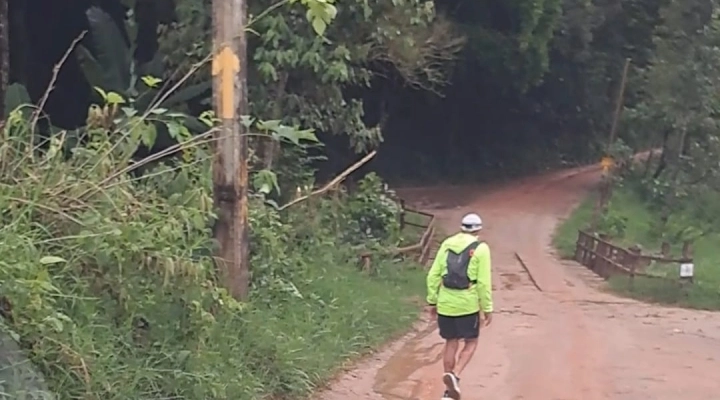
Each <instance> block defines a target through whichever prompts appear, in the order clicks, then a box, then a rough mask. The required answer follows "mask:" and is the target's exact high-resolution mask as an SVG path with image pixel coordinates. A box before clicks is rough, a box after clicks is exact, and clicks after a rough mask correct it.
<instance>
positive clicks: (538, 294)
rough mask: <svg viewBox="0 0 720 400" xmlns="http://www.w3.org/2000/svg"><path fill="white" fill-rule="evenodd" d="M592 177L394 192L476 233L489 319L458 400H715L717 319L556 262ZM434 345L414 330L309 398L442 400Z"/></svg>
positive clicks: (582, 173)
mask: <svg viewBox="0 0 720 400" xmlns="http://www.w3.org/2000/svg"><path fill="white" fill-rule="evenodd" d="M599 176H600V173H599V170H598V168H597V167H586V168H579V169H574V170H569V171H561V172H556V173H552V174H547V175H544V176H539V177H533V178H528V179H524V180H522V181H519V182H515V183H513V184H508V185H501V186H497V187H494V188H485V189H483V188H479V187H444V188H440V187H434V188H416V189H408V190H405V191H401V195H402V196H403V197H404V198H406V199H407V201H408V205H410V206H413V207H415V208H419V209H423V210H426V211H429V212H432V213H434V214H435V215H436V216H437V217H438V221H439V223H440V224H441V226H442V227H443V228H444V229H445V231H446V232H453V231H455V230H456V228H457V224H458V221H459V220H460V218H461V216H462V215H463V214H464V213H467V212H471V211H474V212H479V213H480V215H481V216H482V217H483V220H484V223H485V229H484V235H485V236H484V239H485V240H487V241H488V243H489V244H490V246H491V249H492V252H493V253H492V256H493V270H494V287H495V303H496V313H495V318H494V320H493V324H492V325H491V326H490V327H489V328H487V329H485V330H484V331H483V332H482V333H481V339H480V345H479V348H478V351H477V353H476V355H475V358H474V359H473V360H472V361H471V363H470V364H469V366H468V368H467V369H466V370H465V372H464V373H463V375H462V382H461V387H462V390H463V399H464V400H480V399H493V400H600V399H613V400H648V399H653V400H665V399H668V400H671V399H672V400H677V399H683V400H712V399H720V313H710V312H700V311H689V310H682V309H673V308H663V307H660V306H655V305H648V304H643V303H640V302H636V301H632V300H627V299H621V298H618V297H615V296H612V295H610V294H607V293H604V292H602V291H600V290H599V288H600V287H601V286H602V281H601V280H600V279H599V278H597V277H596V276H594V275H593V274H592V273H591V272H590V271H588V270H587V269H585V268H584V267H582V266H580V265H578V264H576V263H573V262H566V261H559V260H558V259H557V258H556V257H555V256H554V255H553V252H552V249H551V248H550V240H551V235H552V233H553V230H554V228H555V226H556V225H557V223H558V222H559V221H560V219H561V218H563V217H565V216H566V215H567V214H568V213H569V212H570V211H571V209H572V207H573V206H574V205H575V204H577V203H578V202H579V201H580V200H581V199H582V197H583V196H584V195H585V194H586V193H587V192H588V190H589V189H590V188H592V187H593V185H595V184H596V183H597V182H598V180H599ZM515 253H518V254H519V255H520V257H521V258H522V259H523V261H524V262H525V263H526V265H527V268H528V270H529V272H530V274H532V276H533V277H534V279H535V280H536V282H537V284H538V286H539V287H540V289H541V290H538V289H537V288H536V287H535V286H534V285H533V284H532V282H531V280H530V279H529V276H528V274H527V273H526V272H525V270H524V269H523V268H522V266H521V265H520V263H519V262H518V260H517V259H516V257H515ZM442 344H443V342H442V340H441V339H440V338H439V337H438V334H437V330H436V329H435V326H434V324H432V323H429V322H427V321H424V322H421V323H420V324H419V327H418V328H417V329H416V330H415V331H414V332H411V333H410V334H408V335H407V336H406V337H404V338H403V339H401V340H400V341H398V342H396V343H394V344H392V345H390V346H388V348H387V349H386V350H384V351H383V352H380V353H378V354H376V355H375V356H374V357H372V358H370V359H368V360H366V361H365V362H363V363H361V364H360V365H358V366H357V368H356V369H355V370H353V371H351V372H349V373H347V374H346V375H344V376H342V377H340V378H339V379H338V380H337V381H336V382H334V383H333V384H332V385H331V387H330V389H329V390H327V391H326V392H323V393H320V394H319V395H318V396H316V398H320V399H322V400H435V399H440V397H441V394H442V391H443V385H442V382H441V379H440V378H441V373H442V365H441V358H440V357H441V350H442Z"/></svg>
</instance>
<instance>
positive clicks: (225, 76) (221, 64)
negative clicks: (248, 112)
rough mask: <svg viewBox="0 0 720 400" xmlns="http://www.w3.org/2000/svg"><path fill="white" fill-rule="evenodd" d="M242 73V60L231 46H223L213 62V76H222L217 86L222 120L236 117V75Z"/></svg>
mask: <svg viewBox="0 0 720 400" xmlns="http://www.w3.org/2000/svg"><path fill="white" fill-rule="evenodd" d="M238 72H240V59H239V58H238V56H237V55H236V54H235V52H234V51H233V49H232V48H231V47H230V46H227V45H226V46H223V47H222V48H221V49H220V51H218V52H217V53H216V54H215V57H213V60H212V75H213V76H218V75H219V76H220V82H219V84H218V85H217V86H216V90H217V91H218V94H217V98H218V100H219V101H220V104H219V106H218V110H219V113H220V118H223V119H232V118H234V117H235V102H234V100H235V93H234V90H233V85H234V82H235V79H234V78H235V76H234V75H235V74H237V73H238Z"/></svg>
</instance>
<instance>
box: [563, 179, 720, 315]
mask: <svg viewBox="0 0 720 400" xmlns="http://www.w3.org/2000/svg"><path fill="white" fill-rule="evenodd" d="M634 189H635V188H633V187H632V186H626V187H621V188H619V189H618V190H616V192H615V193H614V194H613V198H612V201H611V202H610V204H609V207H608V211H607V213H606V214H605V215H604V216H603V217H602V220H601V222H600V223H599V226H598V230H599V231H600V232H602V233H607V234H610V235H611V237H612V241H613V243H617V244H620V245H622V246H626V247H627V246H632V245H635V244H639V245H641V246H642V248H643V250H644V251H646V252H652V253H658V252H659V249H660V245H661V242H662V235H659V234H658V231H657V230H656V229H658V226H659V225H658V223H657V221H659V219H660V218H661V215H660V214H658V213H657V212H653V210H652V209H651V208H650V207H649V205H648V203H647V202H645V201H644V200H643V198H642V197H641V196H640V195H638V194H637V192H636V191H635V190H634ZM594 204H595V198H594V196H591V197H589V198H587V199H585V200H584V201H583V202H582V203H581V204H580V205H579V206H578V208H576V209H575V210H574V211H573V213H572V214H571V215H570V217H569V218H568V219H567V220H565V221H564V222H563V223H562V224H561V225H560V226H559V227H558V228H557V231H556V232H555V236H554V238H553V244H554V246H555V248H557V249H558V251H559V252H560V255H561V256H562V257H564V258H573V257H574V255H575V241H576V240H577V232H578V229H586V228H587V226H588V224H589V222H590V218H591V215H592V208H593V205H594ZM673 217H674V218H677V219H683V220H684V218H685V216H683V215H673ZM617 227H620V228H619V229H618V228H617ZM718 241H720V233H713V234H708V235H702V236H700V237H698V238H697V239H696V240H695V242H694V250H695V251H694V259H695V280H696V281H695V283H694V284H693V285H681V284H680V282H679V280H678V274H679V270H678V268H679V266H678V265H677V264H657V263H653V264H651V265H650V266H648V267H647V270H646V272H647V273H648V274H651V275H653V276H657V277H658V279H655V278H651V277H636V278H635V281H634V282H633V284H632V285H631V284H630V281H629V280H628V278H626V277H624V276H615V277H611V278H610V279H609V285H610V288H611V290H613V291H614V292H616V293H619V294H621V295H624V296H628V297H632V298H636V299H639V300H647V301H651V302H657V303H661V304H668V305H678V306H683V307H689V308H698V309H709V310H720V268H718V265H720V254H718V252H717V243H718ZM672 244H673V245H674V246H675V247H674V248H672V250H674V253H675V254H676V255H677V253H679V250H680V249H679V247H680V244H679V243H678V242H674V243H672ZM661 278H662V279H661Z"/></svg>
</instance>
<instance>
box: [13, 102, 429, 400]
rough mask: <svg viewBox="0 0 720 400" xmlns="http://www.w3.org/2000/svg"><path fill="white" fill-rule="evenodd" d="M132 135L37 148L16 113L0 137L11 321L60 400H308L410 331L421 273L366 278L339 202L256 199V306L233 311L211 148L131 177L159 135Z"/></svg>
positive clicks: (383, 270)
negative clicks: (221, 258) (217, 250)
mask: <svg viewBox="0 0 720 400" xmlns="http://www.w3.org/2000/svg"><path fill="white" fill-rule="evenodd" d="M126 126H133V127H134V128H133V129H136V130H130V131H108V130H106V129H93V128H89V129H87V130H86V132H85V133H86V134H87V137H86V139H87V141H86V142H85V144H84V145H83V146H82V147H76V148H73V149H72V150H71V151H70V150H69V146H68V142H67V141H66V140H64V136H59V137H56V138H55V139H53V140H52V142H51V143H50V145H49V147H45V148H44V149H39V148H38V147H36V146H35V143H36V142H35V141H34V139H33V137H32V135H31V134H30V132H29V130H28V124H27V120H26V119H25V118H23V117H22V115H21V114H19V113H18V112H16V113H14V114H12V115H11V117H10V118H8V124H7V125H6V127H5V128H4V130H3V131H2V137H1V138H0V212H1V214H0V219H1V220H0V222H1V223H0V297H2V299H3V301H5V302H6V303H7V304H8V305H9V307H8V308H9V309H8V310H6V311H7V312H6V313H5V323H6V324H7V328H8V332H9V333H10V334H11V335H12V336H13V337H16V338H18V339H19V343H20V344H21V346H22V347H23V348H24V349H26V350H27V353H28V354H29V357H30V359H31V360H32V362H33V363H34V365H35V366H36V367H37V368H38V369H39V371H41V372H42V374H43V375H44V376H45V377H46V380H47V384H48V387H49V389H50V391H51V392H53V393H55V394H56V396H57V398H59V399H83V400H92V399H103V400H111V399H112V400H127V399H197V400H204V399H241V400H242V399H264V398H268V397H275V398H302V397H303V396H305V395H307V394H309V393H311V392H312V390H313V389H314V387H315V386H316V385H317V384H321V383H322V382H325V380H326V379H327V378H328V376H330V375H332V374H333V372H334V371H335V369H336V368H337V367H338V366H339V365H340V364H342V363H344V362H345V361H346V360H347V359H348V358H352V357H354V356H357V355H359V354H362V353H364V352H366V351H368V350H369V349H372V348H373V347H374V346H376V345H378V344H380V343H382V342H384V341H386V340H387V339H388V338H390V337H392V336H393V335H395V334H397V333H399V332H402V331H403V330H404V329H406V328H408V327H409V326H410V325H411V323H412V322H413V320H414V318H415V316H416V311H417V310H416V306H415V305H414V304H413V302H410V301H406V300H407V299H408V298H409V297H411V296H413V295H415V294H418V293H419V291H420V290H421V288H422V273H421V272H420V270H418V269H416V268H414V267H413V266H412V265H409V264H392V263H391V262H390V261H389V260H380V262H379V263H376V265H377V268H376V271H375V274H374V275H372V276H369V275H368V274H366V273H363V272H362V271H360V270H359V269H358V268H357V266H356V250H355V249H353V248H352V247H351V246H350V244H351V243H353V244H357V242H358V239H357V238H358V235H360V234H362V232H358V230H357V229H356V228H357V224H353V223H352V221H350V220H349V219H348V217H347V215H348V214H349V212H348V210H347V209H344V208H343V207H345V204H346V203H345V202H344V201H343V200H344V199H342V198H340V199H339V200H338V199H333V200H326V199H317V200H314V201H312V202H309V203H306V204H304V205H301V206H298V207H295V208H292V209H290V210H289V211H288V212H287V213H284V214H282V215H281V214H280V213H278V212H277V211H275V210H274V209H273V208H271V207H268V206H266V205H264V204H263V202H262V201H261V200H260V199H255V198H254V199H253V201H252V206H251V209H250V219H251V220H250V223H251V229H252V244H251V252H252V266H253V275H252V293H251V301H250V302H248V303H239V302H237V301H235V300H234V299H233V298H231V297H230V296H229V295H228V293H227V291H226V290H225V289H223V287H222V283H221V282H220V281H219V280H218V277H217V276H216V274H215V268H214V265H213V260H212V257H211V254H212V250H213V246H214V243H213V241H212V240H211V229H210V226H211V225H212V221H213V218H214V215H213V207H212V201H211V196H210V191H209V186H210V185H209V177H208V175H209V170H210V167H209V163H208V159H209V157H208V154H207V152H206V151H204V150H203V147H202V146H200V145H198V144H197V143H195V144H193V145H188V146H186V147H185V148H187V149H192V151H189V152H187V154H186V158H185V161H176V162H173V163H172V164H166V165H159V166H152V167H151V166H149V165H146V166H145V167H146V170H145V175H144V177H142V178H137V177H133V175H131V174H128V173H126V172H127V171H130V170H132V169H134V168H136V166H137V165H138V163H137V161H134V160H133V159H132V154H134V152H135V150H136V149H137V147H138V146H139V145H140V143H141V142H142V141H143V140H144V136H143V135H145V134H147V132H149V130H150V128H149V127H147V126H145V125H142V124H141V123H138V124H137V125H126ZM143 129H145V130H147V131H143ZM141 164H142V162H141ZM338 227H341V228H338ZM9 396H10V397H11V398H19V397H12V396H13V395H12V394H9Z"/></svg>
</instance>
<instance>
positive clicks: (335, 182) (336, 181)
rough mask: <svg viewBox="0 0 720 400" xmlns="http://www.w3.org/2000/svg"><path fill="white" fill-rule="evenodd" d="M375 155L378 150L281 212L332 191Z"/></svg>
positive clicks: (282, 208) (287, 205)
mask: <svg viewBox="0 0 720 400" xmlns="http://www.w3.org/2000/svg"><path fill="white" fill-rule="evenodd" d="M375 154H377V150H373V151H372V152H370V153H369V154H368V155H366V156H365V157H363V158H362V159H361V160H360V161H358V162H356V163H355V164H353V165H351V166H350V167H348V168H347V169H346V170H345V171H343V172H342V173H340V175H338V176H336V177H335V179H333V180H331V181H330V182H328V183H327V184H326V185H325V186H323V187H322V188H320V189H317V190H315V191H313V192H312V193H310V194H306V195H305V196H301V197H298V198H297V199H295V200H293V201H291V202H289V203H287V204H285V205H284V206H282V207H280V211H282V210H284V209H286V208H289V207H291V206H294V205H295V204H297V203H300V202H303V201H305V200H307V199H309V198H310V197H313V196H317V195H319V194H323V193H325V192H327V191H328V190H330V189H332V188H333V187H335V186H337V185H338V184H339V183H340V182H342V181H344V180H345V178H347V177H348V175H350V174H352V173H353V172H355V171H356V170H357V169H358V168H360V167H362V166H363V165H365V164H367V162H368V161H370V160H371V159H372V158H373V157H375Z"/></svg>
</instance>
